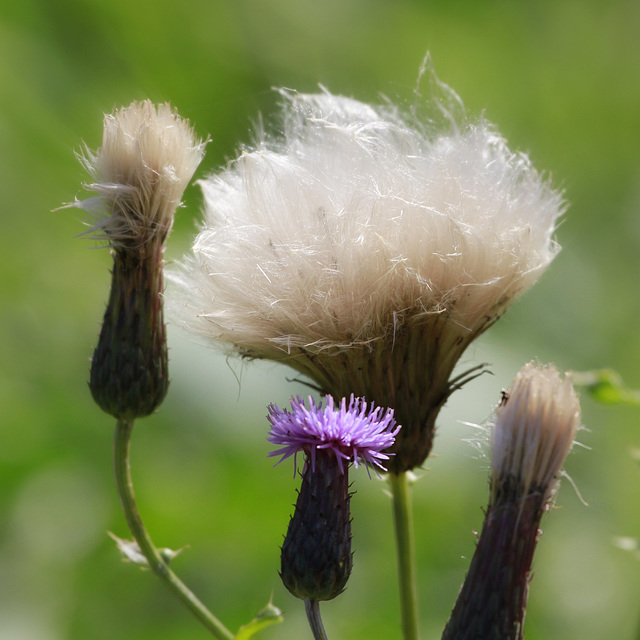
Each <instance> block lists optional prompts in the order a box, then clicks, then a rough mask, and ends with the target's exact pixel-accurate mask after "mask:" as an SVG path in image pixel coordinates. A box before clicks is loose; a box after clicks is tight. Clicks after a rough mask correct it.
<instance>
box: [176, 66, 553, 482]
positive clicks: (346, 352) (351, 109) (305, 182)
mask: <svg viewBox="0 0 640 640" xmlns="http://www.w3.org/2000/svg"><path fill="white" fill-rule="evenodd" d="M432 80H433V82H432V85H433V86H434V92H433V95H432V96H431V98H430V100H429V101H428V102H427V104H426V106H425V108H424V110H425V112H426V113H427V114H428V115H429V114H433V113H437V114H440V115H442V114H443V113H444V114H445V115H446V117H445V118H440V119H441V120H442V119H444V120H447V124H446V126H444V127H442V126H439V125H436V124H434V122H433V120H429V118H428V117H426V116H425V117H424V118H422V116H421V115H420V114H419V113H417V112H410V113H409V114H405V113H402V112H401V111H400V109H398V108H397V107H395V106H393V105H391V104H389V103H385V104H384V105H382V106H370V105H368V104H364V103H362V102H358V101H356V100H353V99H350V98H345V97H340V96H335V95H332V94H330V93H328V92H326V91H324V92H322V93H319V94H313V95H305V94H298V93H295V92H292V91H286V90H283V91H282V92H281V95H282V99H283V115H282V121H283V122H282V132H283V133H282V135H281V136H279V137H270V136H269V135H266V134H263V133H262V132H258V140H257V142H256V144H255V146H254V147H253V148H252V149H249V150H246V151H245V152H243V153H242V155H241V156H240V157H239V158H238V159H237V160H236V161H235V162H234V163H232V164H231V165H229V166H227V167H226V168H224V169H223V170H222V171H220V172H219V173H217V174H215V175H212V176H210V177H209V178H208V179H206V180H204V181H201V182H200V184H201V186H202V189H203V192H204V196H205V212H204V221H203V224H202V229H201V232H200V234H199V235H198V237H197V238H196V240H195V243H194V245H193V252H192V254H191V255H190V256H189V257H187V258H186V260H185V263H184V265H183V268H182V269H181V270H180V271H178V272H177V273H174V274H173V275H172V278H173V279H174V280H175V281H177V283H178V285H179V289H180V290H181V291H182V292H183V293H182V294H181V295H179V297H178V299H177V300H176V301H175V302H174V307H175V309H176V311H177V313H178V314H179V315H180V316H181V317H182V318H183V319H184V322H185V324H186V326H187V327H188V328H190V329H191V330H192V331H195V332H196V333H199V334H201V335H202V336H205V337H207V338H211V339H213V340H215V341H221V342H223V343H226V344H229V345H231V347H232V349H233V350H234V351H235V352H236V353H239V354H241V355H243V356H247V357H255V358H270V359H273V360H278V361H282V362H285V363H287V364H288V365H290V366H291V367H293V368H295V369H297V370H298V371H299V372H301V373H303V374H305V375H307V376H308V377H310V378H311V379H312V380H313V381H314V383H315V384H316V385H317V386H319V387H320V388H321V389H322V390H323V392H325V393H331V394H333V395H334V397H344V396H349V395H350V394H351V393H354V394H355V395H357V396H365V397H367V398H369V399H370V400H373V401H375V402H376V404H378V405H381V406H388V407H393V408H394V409H395V412H396V414H395V415H396V418H397V419H398V421H399V422H400V423H401V424H402V425H403V430H402V432H401V433H400V434H399V437H398V440H397V441H396V445H395V447H394V451H395V453H396V456H395V457H394V458H393V460H392V461H391V469H392V470H394V471H402V470H406V469H410V468H412V467H414V466H418V465H420V464H422V462H423V461H424V458H425V457H426V455H427V454H428V452H429V450H430V448H431V440H432V436H433V431H434V425H435V417H436V415H437V413H438V411H439V409H440V408H441V407H442V405H443V404H444V403H445V401H446V399H447V397H448V396H449V394H450V393H451V392H452V390H454V389H455V388H457V387H458V386H459V385H460V383H461V382H462V380H463V379H464V376H463V377H462V378H461V379H460V380H458V381H457V382H451V381H450V376H451V372H452V371H453V368H454V366H455V364H456V363H457V361H458V359H459V357H460V355H461V354H462V352H463V351H464V350H465V348H466V347H467V346H468V344H469V343H470V342H471V340H473V338H474V337H476V336H477V335H478V334H480V333H482V332H483V331H484V330H486V329H487V328H488V327H489V326H490V325H491V324H492V323H493V322H494V321H495V320H496V319H497V318H498V317H499V316H500V315H501V314H502V313H503V312H504V311H505V309H506V308H507V307H508V305H509V304H510V303H511V302H512V301H513V300H514V299H515V298H517V297H518V296H519V295H520V294H521V293H522V292H523V291H525V290H526V289H527V288H529V287H530V286H531V285H532V284H533V283H534V282H535V281H536V280H537V279H538V277H539V276H540V274H541V273H542V272H543V271H544V270H545V268H546V267H547V265H548V264H549V263H550V262H551V260H552V259H553V257H554V256H555V255H556V253H557V251H558V247H557V245H556V244H555V243H554V241H553V239H552V235H553V232H554V227H555V223H556V220H557V218H558V216H559V215H560V214H561V212H562V209H563V203H562V198H561V197H560V195H559V194H558V193H557V192H555V191H553V190H552V189H551V188H550V186H549V185H548V184H547V182H546V181H544V180H543V179H542V178H541V177H540V175H539V174H538V173H537V172H536V171H535V170H534V169H533V168H532V166H531V164H530V162H529V160H528V158H527V157H526V156H525V155H523V154H519V153H513V152H511V151H510V150H509V149H508V147H507V145H506V143H505V141H504V139H503V138H501V137H500V135H499V134H498V133H497V132H496V131H495V129H494V128H493V127H492V126H491V125H490V124H488V123H487V122H485V121H484V120H478V121H471V120H469V119H468V118H467V116H466V115H465V113H464V111H463V109H462V107H461V106H459V105H458V107H456V106H455V105H456V104H458V102H457V96H455V94H454V93H453V92H452V91H451V90H450V89H449V88H448V87H444V86H443V85H441V84H439V83H438V82H437V79H435V76H434V77H433V78H432ZM456 108H457V111H456Z"/></svg>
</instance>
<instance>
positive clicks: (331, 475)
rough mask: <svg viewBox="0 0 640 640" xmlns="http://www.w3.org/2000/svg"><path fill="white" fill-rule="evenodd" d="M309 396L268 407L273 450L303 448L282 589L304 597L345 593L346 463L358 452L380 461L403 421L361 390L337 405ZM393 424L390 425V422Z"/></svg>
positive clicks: (287, 452)
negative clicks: (363, 395) (359, 394)
mask: <svg viewBox="0 0 640 640" xmlns="http://www.w3.org/2000/svg"><path fill="white" fill-rule="evenodd" d="M326 403H327V404H326V407H325V408H324V409H323V408H322V404H318V405H316V404H315V402H314V400H313V399H312V398H309V404H310V408H309V409H307V408H306V406H305V404H304V402H303V400H302V398H296V399H293V400H292V401H291V409H292V411H291V412H289V411H282V410H280V409H279V408H278V407H277V406H275V405H271V406H270V407H269V417H268V419H269V422H270V423H271V425H272V428H271V431H270V433H269V438H268V439H269V441H270V442H271V443H273V444H277V445H282V448H280V449H278V450H276V451H274V452H272V453H271V454H270V455H282V459H281V461H282V460H284V459H285V458H287V457H289V456H291V455H294V456H295V455H296V454H297V453H298V452H300V451H302V452H303V453H304V454H305V462H304V469H303V472H302V486H301V489H300V492H299V494H298V500H297V502H296V507H295V511H294V514H293V516H292V517H291V521H290V523H289V528H288V531H287V535H286V537H285V541H284V545H283V547H282V555H281V563H282V564H281V573H280V576H281V578H282V581H283V583H284V585H285V587H287V589H288V590H289V591H290V592H291V593H292V594H293V595H294V596H296V597H298V598H300V599H302V600H305V601H321V600H331V599H332V598H335V597H336V596H337V595H339V594H340V593H342V591H343V590H344V588H345V587H346V584H347V580H348V579H349V575H350V573H351V568H352V555H351V516H350V504H349V503H350V499H351V493H350V492H349V479H348V471H349V466H350V465H351V463H354V464H355V465H357V464H358V460H361V461H362V462H364V463H365V465H367V466H368V467H371V466H373V467H374V468H375V467H378V468H380V469H384V467H383V466H382V461H384V460H388V459H389V456H388V454H386V453H383V450H384V449H386V448H388V447H389V446H390V445H391V444H393V441H394V438H395V436H396V434H397V433H398V431H399V429H400V427H398V426H396V425H395V420H394V419H393V411H391V410H389V409H388V410H387V411H386V412H384V413H383V411H382V409H381V408H380V407H378V408H374V406H373V405H371V407H370V408H367V403H366V401H365V400H364V399H363V398H354V397H353V396H351V399H350V402H349V404H348V405H347V401H346V399H345V398H343V399H342V401H341V403H340V405H339V408H337V409H336V408H334V406H333V398H332V397H331V396H327V397H326ZM394 427H395V428H394Z"/></svg>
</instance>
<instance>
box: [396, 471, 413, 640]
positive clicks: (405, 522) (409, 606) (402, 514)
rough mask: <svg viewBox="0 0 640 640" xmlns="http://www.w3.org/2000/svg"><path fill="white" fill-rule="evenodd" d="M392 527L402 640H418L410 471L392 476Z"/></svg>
mask: <svg viewBox="0 0 640 640" xmlns="http://www.w3.org/2000/svg"><path fill="white" fill-rule="evenodd" d="M389 483H390V484H391V499H392V504H393V524H394V528H395V534H396V556H397V560H398V586H399V589H400V612H401V615H402V637H403V638H404V640H418V591H417V588H416V568H415V543H414V539H413V513H412V511H411V495H410V490H409V482H408V478H407V472H406V471H402V472H401V473H397V474H396V473H389Z"/></svg>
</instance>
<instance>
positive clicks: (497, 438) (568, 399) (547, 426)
mask: <svg viewBox="0 0 640 640" xmlns="http://www.w3.org/2000/svg"><path fill="white" fill-rule="evenodd" d="M579 427H580V402H579V400H578V396H577V394H576V392H575V390H574V388H573V384H572V380H571V376H570V374H565V376H564V377H561V375H560V374H559V373H558V371H557V370H556V368H555V367H554V366H553V365H547V366H540V365H536V364H534V363H532V362H530V363H528V364H526V365H525V366H524V367H523V368H522V369H521V370H520V371H519V373H518V375H517V376H516V378H515V380H514V381H513V384H512V385H511V388H510V389H509V391H508V393H507V395H505V399H504V400H503V402H502V404H501V405H500V406H499V407H498V408H497V410H496V416H495V425H494V428H493V434H492V443H491V450H492V451H491V471H492V480H491V484H492V490H493V491H496V490H498V489H499V487H500V485H501V484H504V483H505V482H506V481H507V480H509V481H513V480H515V481H516V482H517V484H518V486H519V487H520V490H521V491H522V494H523V495H525V496H526V495H527V494H529V493H531V492H533V491H539V492H542V493H543V494H544V495H545V496H546V498H549V497H550V496H551V494H552V492H553V490H554V489H555V487H556V484H557V482H556V481H557V480H558V478H559V477H560V473H561V470H562V466H563V464H564V461H565V459H566V457H567V455H568V454H569V451H570V450H571V447H572V446H573V443H574V440H575V437H576V432H577V431H578V428H579Z"/></svg>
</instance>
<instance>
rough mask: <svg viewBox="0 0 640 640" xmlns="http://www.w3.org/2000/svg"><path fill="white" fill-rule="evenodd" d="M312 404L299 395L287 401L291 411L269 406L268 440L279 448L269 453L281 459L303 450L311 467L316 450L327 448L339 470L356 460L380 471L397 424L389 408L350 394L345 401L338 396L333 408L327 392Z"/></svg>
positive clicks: (395, 432) (396, 430) (398, 427)
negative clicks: (322, 399) (326, 394)
mask: <svg viewBox="0 0 640 640" xmlns="http://www.w3.org/2000/svg"><path fill="white" fill-rule="evenodd" d="M325 401H326V406H325V407H324V408H323V407H322V402H320V403H318V404H316V402H315V400H314V399H313V398H312V397H311V396H309V408H308V409H307V407H306V406H305V404H304V400H303V399H302V398H300V397H297V398H293V399H292V400H291V411H287V410H282V409H280V408H279V407H278V406H277V405H274V404H272V405H269V416H268V420H269V423H270V424H271V431H270V432H269V437H268V440H269V442H271V443H272V444H276V445H280V446H281V447H282V448H280V449H277V450H276V451H272V452H271V453H270V454H269V455H271V456H279V455H281V456H282V458H281V460H280V462H282V460H284V459H286V458H288V457H289V456H292V455H295V454H296V453H298V452H299V451H303V452H304V453H305V454H306V455H307V457H308V458H309V459H310V463H311V466H312V467H314V466H315V460H316V452H317V451H318V450H326V451H330V452H331V453H333V454H334V455H335V458H336V462H337V464H338V466H339V467H340V469H341V470H342V469H344V463H347V464H350V463H351V462H353V463H354V465H355V466H358V460H361V461H362V462H364V464H365V465H367V466H368V467H378V468H380V469H383V470H384V466H383V463H382V461H384V460H388V459H389V456H388V455H387V454H386V453H383V451H384V450H385V449H388V448H389V447H390V446H391V445H392V444H393V441H394V439H395V436H396V435H397V433H398V431H399V430H400V426H396V422H395V420H394V419H393V409H386V410H383V409H382V407H374V406H373V403H372V404H371V406H370V407H368V405H367V402H366V400H365V399H364V398H354V397H353V395H352V396H351V398H350V400H349V403H348V404H347V399H346V398H342V400H341V401H340V404H339V406H338V407H334V403H333V398H332V397H331V396H330V395H328V396H327V397H326V399H325Z"/></svg>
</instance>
